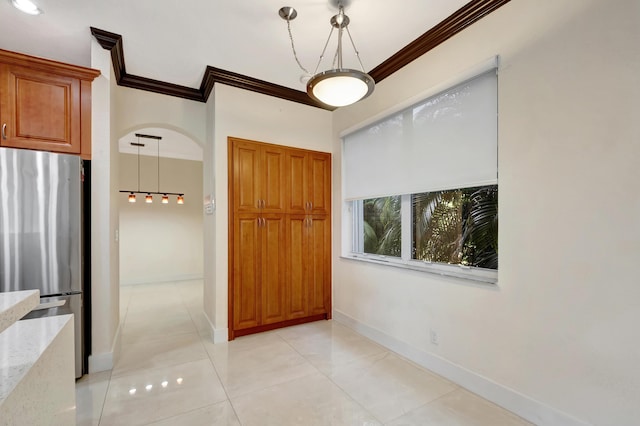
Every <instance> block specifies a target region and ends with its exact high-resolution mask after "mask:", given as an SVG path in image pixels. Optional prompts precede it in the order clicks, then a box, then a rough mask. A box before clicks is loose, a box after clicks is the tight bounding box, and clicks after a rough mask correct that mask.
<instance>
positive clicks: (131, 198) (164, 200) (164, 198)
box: [120, 133, 184, 204]
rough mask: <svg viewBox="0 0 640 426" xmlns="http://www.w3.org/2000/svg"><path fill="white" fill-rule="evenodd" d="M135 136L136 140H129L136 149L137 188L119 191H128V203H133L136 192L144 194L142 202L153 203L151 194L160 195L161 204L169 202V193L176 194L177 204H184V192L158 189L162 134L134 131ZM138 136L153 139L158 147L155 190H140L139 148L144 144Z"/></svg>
mask: <svg viewBox="0 0 640 426" xmlns="http://www.w3.org/2000/svg"><path fill="white" fill-rule="evenodd" d="M135 135H136V137H137V138H138V141H137V142H131V145H132V146H135V147H136V148H137V149H138V154H137V155H138V158H137V160H138V163H137V164H138V189H137V190H135V191H132V190H129V189H126V190H121V191H120V192H125V193H126V192H128V193H129V196H128V200H129V202H130V203H135V202H136V194H146V195H145V197H144V202H145V203H147V204H152V203H153V195H162V204H169V195H177V196H178V199H177V204H184V193H181V192H161V191H160V140H161V139H162V136H153V135H145V134H142V133H136V134H135ZM140 138H147V139H155V140H156V141H157V143H158V145H157V146H158V149H157V156H156V165H157V171H158V176H157V180H156V183H157V185H158V186H157V191H140V148H141V147H144V146H145V144H144V143H140Z"/></svg>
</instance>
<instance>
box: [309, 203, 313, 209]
mask: <svg viewBox="0 0 640 426" xmlns="http://www.w3.org/2000/svg"><path fill="white" fill-rule="evenodd" d="M309 210H313V201H309Z"/></svg>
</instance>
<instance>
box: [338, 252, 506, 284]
mask: <svg viewBox="0 0 640 426" xmlns="http://www.w3.org/2000/svg"><path fill="white" fill-rule="evenodd" d="M340 258H341V259H347V260H356V261H360V262H368V263H374V264H377V265H386V266H392V267H394V268H401V269H409V270H412V271H419V272H426V273H429V274H434V275H440V276H445V277H451V278H458V279H461V280H465V281H473V282H475V283H483V284H492V285H495V284H496V283H497V282H498V271H497V270H493V269H484V268H472V267H470V266H462V265H447V264H444V263H432V262H423V261H419V260H402V259H399V258H393V257H389V256H380V255H370V254H362V253H350V254H348V255H346V256H340Z"/></svg>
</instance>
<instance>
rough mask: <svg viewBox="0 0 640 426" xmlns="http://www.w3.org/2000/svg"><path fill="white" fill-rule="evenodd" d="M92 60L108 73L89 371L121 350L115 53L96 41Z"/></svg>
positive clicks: (98, 156) (100, 106)
mask: <svg viewBox="0 0 640 426" xmlns="http://www.w3.org/2000/svg"><path fill="white" fill-rule="evenodd" d="M91 66H92V67H93V68H96V69H99V70H100V71H101V73H102V75H100V76H99V77H97V78H96V79H95V80H94V81H93V84H92V88H91V90H92V91H91V94H92V100H91V121H92V129H91V143H92V160H91V166H92V175H91V179H92V181H91V193H92V197H91V307H92V311H91V332H92V333H91V334H92V336H91V355H90V357H89V372H90V373H94V372H97V371H103V370H109V369H110V368H112V366H113V362H114V357H117V354H118V338H117V337H118V323H119V316H120V311H119V306H120V305H119V297H120V293H119V286H118V269H119V266H118V261H119V258H118V243H117V241H116V238H115V235H116V231H117V229H118V205H117V198H116V197H117V191H118V142H117V137H116V127H117V119H116V117H115V105H116V102H117V98H116V93H115V87H116V83H115V77H114V75H113V68H112V66H111V56H110V54H109V52H108V51H106V50H104V49H103V48H102V47H101V46H100V45H99V44H98V43H97V42H96V41H95V40H92V41H91Z"/></svg>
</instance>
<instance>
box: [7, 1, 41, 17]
mask: <svg viewBox="0 0 640 426" xmlns="http://www.w3.org/2000/svg"><path fill="white" fill-rule="evenodd" d="M11 4H12V5H13V7H15V8H16V9H18V10H20V11H22V12H24V13H27V14H29V15H40V14H41V13H42V10H40V8H39V7H38V6H36V4H35V3H34V2H32V1H31V0H11Z"/></svg>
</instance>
